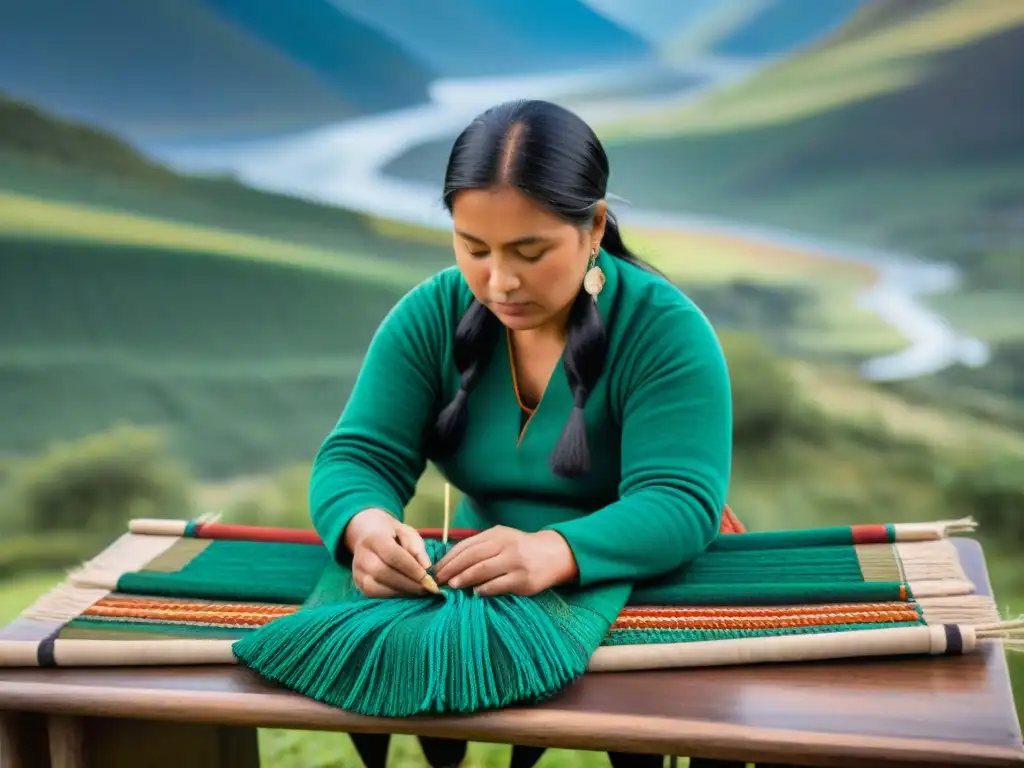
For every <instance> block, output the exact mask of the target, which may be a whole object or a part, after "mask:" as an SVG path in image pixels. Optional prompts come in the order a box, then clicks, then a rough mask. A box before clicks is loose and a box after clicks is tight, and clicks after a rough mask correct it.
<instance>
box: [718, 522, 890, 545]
mask: <svg viewBox="0 0 1024 768" xmlns="http://www.w3.org/2000/svg"><path fill="white" fill-rule="evenodd" d="M885 532H886V534H887V535H888V537H889V542H890V543H892V542H894V541H896V527H895V526H894V525H893V524H892V523H887V524H886V525H885ZM851 544H853V529H852V528H851V527H850V526H848V525H835V526H827V527H824V528H803V529H798V530H794V531H759V532H756V533H733V534H729V535H727V536H719V537H718V538H716V539H715V540H714V541H713V542H712V543H711V545H710V546H709V547H708V549H707V551H708V552H734V551H737V550H744V551H749V550H752V549H792V548H803V547H827V546H843V545H847V546H848V545H851Z"/></svg>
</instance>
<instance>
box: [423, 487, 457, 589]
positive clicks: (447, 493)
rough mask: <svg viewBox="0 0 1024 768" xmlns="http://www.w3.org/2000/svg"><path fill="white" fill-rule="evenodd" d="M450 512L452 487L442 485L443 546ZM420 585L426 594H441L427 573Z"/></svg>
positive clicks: (446, 540) (446, 541)
mask: <svg viewBox="0 0 1024 768" xmlns="http://www.w3.org/2000/svg"><path fill="white" fill-rule="evenodd" d="M451 510H452V487H451V485H450V484H448V483H445V484H444V527H443V528H442V529H441V543H443V544H447V543H448V524H449V520H451ZM420 583H421V584H422V585H423V588H424V589H426V590H427V591H428V592H433V593H434V594H435V595H439V594H441V590H440V589H439V588H438V586H437V582H436V581H434V578H433V577H432V576H431V575H430V574H429V573H428V574H427V575H426V576H424V577H423V580H422V581H421V582H420Z"/></svg>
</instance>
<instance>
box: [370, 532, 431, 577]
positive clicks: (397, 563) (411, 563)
mask: <svg viewBox="0 0 1024 768" xmlns="http://www.w3.org/2000/svg"><path fill="white" fill-rule="evenodd" d="M370 548H371V549H372V550H373V552H374V554H376V555H377V557H379V558H380V559H381V561H382V562H383V563H384V564H385V565H387V566H388V567H389V568H390V569H392V570H394V571H397V572H398V573H400V574H402V575H403V576H405V577H406V578H407V579H410V580H411V581H413V582H414V583H416V584H419V583H420V582H421V581H423V578H424V577H425V576H426V575H427V569H426V568H424V567H423V566H422V565H420V564H419V563H418V562H417V561H416V558H415V557H413V555H412V553H410V552H409V551H408V550H406V549H405V548H403V547H402V545H401V544H399V543H398V541H397V539H394V538H391V537H390V536H382V537H380V538H379V539H375V540H374V541H373V542H371V543H370Z"/></svg>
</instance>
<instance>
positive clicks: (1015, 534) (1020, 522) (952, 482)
mask: <svg viewBox="0 0 1024 768" xmlns="http://www.w3.org/2000/svg"><path fill="white" fill-rule="evenodd" d="M943 480H944V482H945V489H946V491H947V493H948V494H949V496H950V502H951V503H950V506H952V507H957V508H960V509H962V510H963V514H965V515H967V514H970V515H974V517H976V518H977V519H978V522H979V524H980V525H981V528H982V530H983V531H985V532H986V533H991V534H992V535H994V536H995V537H997V538H1001V539H1003V540H1004V541H1006V542H1019V541H1022V540H1024V457H1020V456H1013V455H997V456H982V457H971V458H967V459H961V460H960V461H959V462H958V463H956V464H954V465H953V467H952V468H951V469H950V470H947V471H946V473H945V474H944V477H943Z"/></svg>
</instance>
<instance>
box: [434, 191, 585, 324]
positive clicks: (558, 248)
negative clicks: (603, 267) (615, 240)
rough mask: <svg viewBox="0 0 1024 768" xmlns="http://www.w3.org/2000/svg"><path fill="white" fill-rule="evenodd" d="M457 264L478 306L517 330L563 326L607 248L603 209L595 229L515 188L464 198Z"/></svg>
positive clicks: (459, 198)
mask: <svg viewBox="0 0 1024 768" xmlns="http://www.w3.org/2000/svg"><path fill="white" fill-rule="evenodd" d="M452 219H453V221H454V225H455V226H454V230H455V231H454V235H453V242H454V246H455V259H456V261H457V263H458V265H459V269H461V270H462V274H463V276H464V277H465V279H466V283H467V284H468V285H469V288H470V290H471V291H472V292H473V295H474V296H475V297H476V300H477V301H479V302H480V303H481V304H483V305H484V306H486V307H487V308H488V309H490V310H491V312H493V313H494V314H495V315H497V317H498V319H500V320H501V322H502V323H504V324H505V325H506V326H508V327H509V328H511V329H512V330H514V331H526V330H533V329H537V328H542V327H546V326H552V325H559V326H560V324H563V323H564V321H565V318H566V316H567V315H568V312H569V309H570V308H571V306H572V303H573V300H574V299H575V298H576V295H577V294H578V293H579V291H580V286H581V285H582V284H583V275H584V274H585V273H586V271H587V266H588V264H589V261H590V252H591V250H592V249H595V250H596V249H597V248H598V247H599V246H600V244H601V237H602V235H603V234H604V222H605V206H604V203H603V202H602V203H601V204H600V206H599V209H598V213H597V216H596V217H595V219H594V226H593V228H592V229H591V230H589V231H583V230H581V229H580V228H579V227H576V226H574V225H572V224H568V223H566V222H565V221H563V220H562V219H559V218H558V217H557V216H555V215H554V214H552V213H550V212H548V211H547V210H545V209H544V208H542V207H541V206H539V205H538V204H536V203H534V202H533V201H532V200H530V199H529V198H528V197H526V196H525V195H524V194H522V193H521V192H519V191H518V190H516V189H513V188H511V187H505V186H503V187H498V188H494V189H472V190H465V191H462V192H459V193H458V194H457V195H456V196H455V200H454V202H453V204H452Z"/></svg>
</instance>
